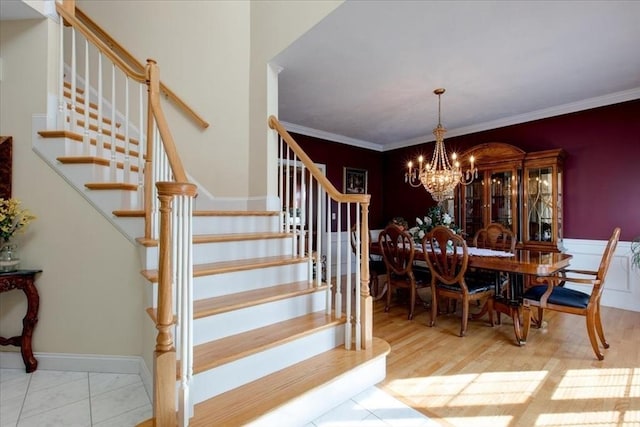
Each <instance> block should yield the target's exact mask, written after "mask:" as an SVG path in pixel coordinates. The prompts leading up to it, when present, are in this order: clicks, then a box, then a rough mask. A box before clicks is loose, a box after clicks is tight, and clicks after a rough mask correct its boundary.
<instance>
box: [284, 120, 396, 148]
mask: <svg viewBox="0 0 640 427" xmlns="http://www.w3.org/2000/svg"><path fill="white" fill-rule="evenodd" d="M280 123H282V126H284V127H285V128H286V129H287V132H289V133H291V132H294V133H298V134H300V135H306V136H313V137H314V138H320V139H324V140H327V141H335V142H340V143H342V144H347V145H353V146H354V147H360V148H367V149H369V150H373V151H384V149H383V146H382V145H380V144H376V143H374V142H369V141H365V140H362V139H355V138H349V137H348V136H344V135H338V134H337V133H331V132H326V131H323V130H318V129H313V128H308V127H306V126H300V125H296V124H295V123H289V122H284V121H281V122H280Z"/></svg>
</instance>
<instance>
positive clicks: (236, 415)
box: [189, 337, 390, 427]
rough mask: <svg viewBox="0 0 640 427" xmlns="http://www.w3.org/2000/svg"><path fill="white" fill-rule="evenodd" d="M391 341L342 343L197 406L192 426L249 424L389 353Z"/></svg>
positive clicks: (375, 340) (377, 340)
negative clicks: (357, 345)
mask: <svg viewBox="0 0 640 427" xmlns="http://www.w3.org/2000/svg"><path fill="white" fill-rule="evenodd" d="M389 351H390V347H389V344H388V343H387V342H386V341H384V340H382V339H380V338H375V337H374V338H373V342H372V345H371V347H370V348H368V349H366V350H361V351H355V350H345V349H344V347H343V346H340V347H336V348H335V349H333V350H330V351H327V352H324V353H322V354H319V355H317V356H314V357H312V358H309V359H307V360H304V361H302V362H300V363H296V364H295V365H292V366H289V367H288V368H285V369H282V370H280V371H278V372H274V373H273V374H270V375H267V376H265V377H263V378H260V379H258V380H256V381H253V382H251V383H248V384H246V385H243V386H241V387H238V388H235V389H233V390H230V391H228V392H226V393H223V394H221V395H219V396H215V397H213V398H211V399H209V400H207V401H204V402H202V403H199V404H197V405H196V406H195V411H194V417H193V418H192V419H191V422H190V424H189V425H190V426H191V427H209V426H223V425H225V426H240V425H245V424H248V423H249V422H250V421H252V420H254V419H256V418H257V417H259V416H260V415H262V414H265V413H268V412H270V411H272V410H273V409H275V408H277V407H278V406H280V405H282V404H283V403H286V402H288V401H290V400H293V399H296V398H298V397H300V396H301V395H303V394H305V393H307V392H308V391H310V390H312V389H313V388H315V387H318V386H320V385H322V384H326V383H329V382H331V381H334V380H335V379H336V378H338V377H340V376H342V375H344V374H346V373H347V372H349V371H350V370H352V369H354V368H356V367H357V366H361V365H363V364H365V363H367V362H370V361H373V360H376V359H378V358H379V357H383V356H385V355H387V354H388V353H389Z"/></svg>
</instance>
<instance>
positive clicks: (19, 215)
mask: <svg viewBox="0 0 640 427" xmlns="http://www.w3.org/2000/svg"><path fill="white" fill-rule="evenodd" d="M34 219H36V217H35V216H33V215H32V214H31V212H29V211H28V210H27V209H22V208H20V200H18V199H3V198H0V239H2V242H4V243H7V242H9V240H11V238H12V237H13V235H14V234H15V233H17V232H24V231H25V229H26V227H27V225H29V223H30V222H31V221H33V220H34Z"/></svg>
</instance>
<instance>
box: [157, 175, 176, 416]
mask: <svg viewBox="0 0 640 427" xmlns="http://www.w3.org/2000/svg"><path fill="white" fill-rule="evenodd" d="M158 184H159V185H158V199H160V230H161V231H160V241H159V251H160V252H159V261H158V303H157V314H156V329H158V336H157V338H156V349H155V351H154V365H153V376H154V396H153V417H154V419H155V426H156V427H175V426H176V424H177V418H176V406H175V405H176V349H175V347H174V342H173V336H172V334H171V328H172V326H173V301H172V297H171V293H172V283H171V282H172V268H171V205H172V201H173V195H172V194H170V193H165V192H162V191H161V185H160V183H158Z"/></svg>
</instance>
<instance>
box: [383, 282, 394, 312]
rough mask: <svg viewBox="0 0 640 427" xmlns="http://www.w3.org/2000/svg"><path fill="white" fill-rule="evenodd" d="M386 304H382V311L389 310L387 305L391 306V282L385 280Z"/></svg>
mask: <svg viewBox="0 0 640 427" xmlns="http://www.w3.org/2000/svg"><path fill="white" fill-rule="evenodd" d="M387 286H388V288H387V304H386V305H385V306H384V311H385V312H387V311H389V307H391V293H392V288H391V282H390V281H389V282H387Z"/></svg>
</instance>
